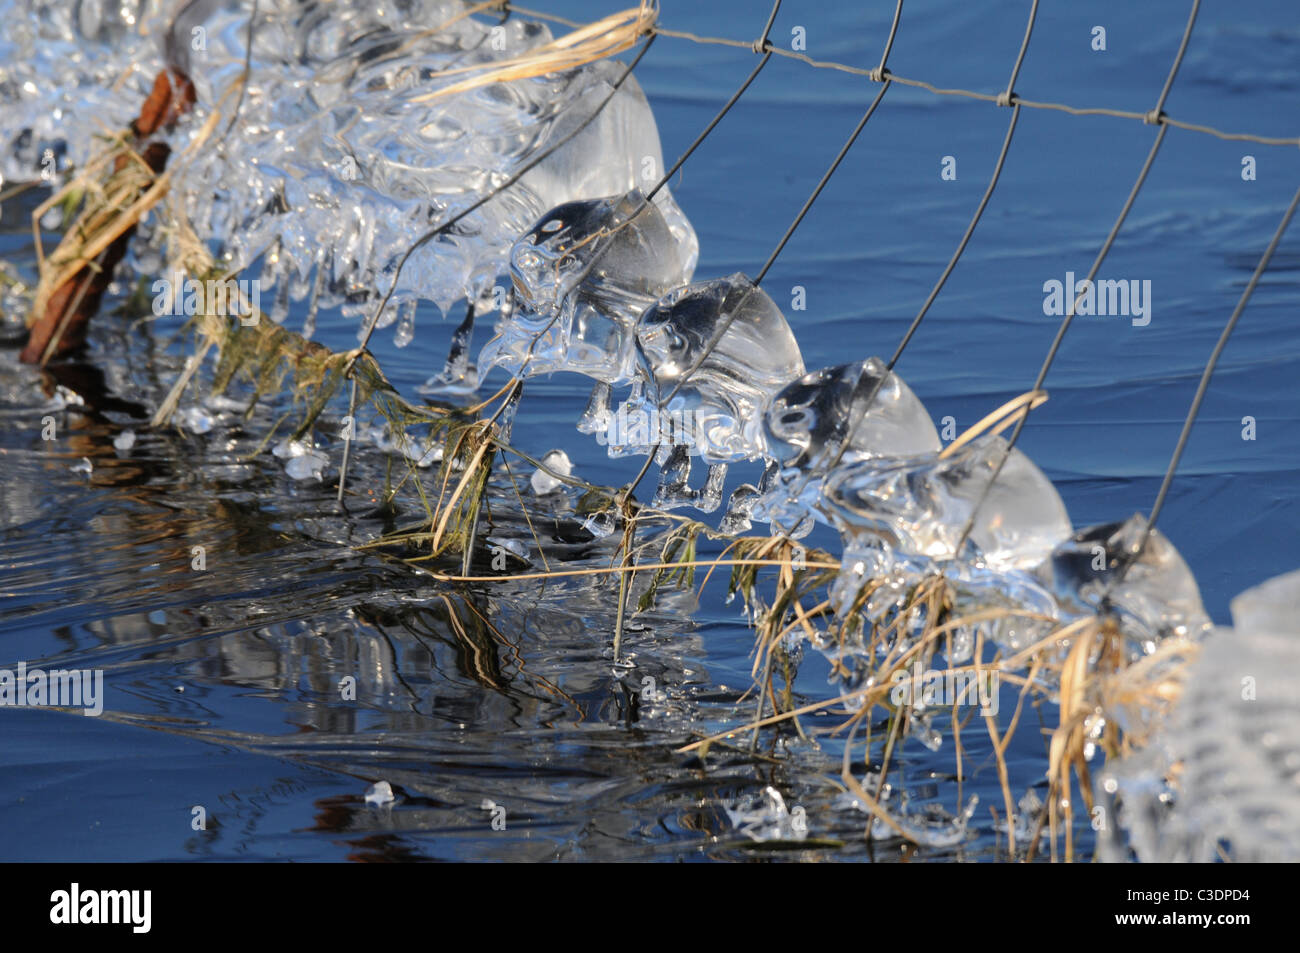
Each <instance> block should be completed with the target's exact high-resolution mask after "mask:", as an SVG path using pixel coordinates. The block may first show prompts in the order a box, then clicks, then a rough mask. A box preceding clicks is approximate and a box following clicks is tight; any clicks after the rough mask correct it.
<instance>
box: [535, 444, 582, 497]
mask: <svg viewBox="0 0 1300 953" xmlns="http://www.w3.org/2000/svg"><path fill="white" fill-rule="evenodd" d="M542 463H543V465H545V466H546V467H547V468H549V469H551V470H554V471H555V472H556V473H558V474H560V475H561V476H566V477H567V476H572V474H573V463H572V462H571V461H570V460H569V455H568V454H567V453H565V452H564V451H563V450H552V451H551V452H550V453H548V454H547V455H546V456H544V457H542ZM528 482H529V483H530V484H532V487H533V492H534V493H536V494H537V495H538V496H545V495H546V494H547V493H554V492H555V491H556V490H558V489H559V488H560V487H562V486H564V482H563V481H562V480H559V479H557V478H556V477H554V476H552V475H551V474H550V473H547V472H546V470H543V469H541V468H540V467H539V468H538V469H537V470H535V471H534V472H533V475H532V476H531V477H530V478H529V481H528Z"/></svg>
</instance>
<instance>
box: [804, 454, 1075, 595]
mask: <svg viewBox="0 0 1300 953" xmlns="http://www.w3.org/2000/svg"><path fill="white" fill-rule="evenodd" d="M1006 446H1007V445H1006V441H1004V440H1003V439H1002V438H1001V437H998V436H985V437H981V438H978V439H976V440H973V441H971V443H969V444H967V445H966V446H964V447H962V448H961V449H959V450H958V451H957V452H956V453H954V454H952V455H951V456H949V457H946V458H939V457H938V456H936V455H929V456H925V457H909V458H904V459H901V460H895V459H887V460H878V459H866V460H861V461H859V462H858V463H854V464H850V465H848V466H843V465H841V466H839V467H837V468H836V469H835V470H834V472H832V473H831V474H830V475H829V476H828V477H827V479H826V485H825V491H824V493H823V495H822V502H821V503H820V504H819V506H821V508H822V509H823V511H824V514H825V516H826V518H827V520H828V521H829V522H830V523H831V524H832V525H833V526H835V527H836V528H837V529H839V530H840V532H841V534H842V535H843V536H844V537H845V548H846V550H848V549H850V548H851V547H865V548H871V546H872V545H873V544H877V545H884V546H885V547H886V548H888V549H889V550H891V551H895V552H899V553H902V554H904V555H907V556H918V557H924V558H926V559H931V560H936V561H939V560H949V559H953V558H956V557H958V556H961V557H962V558H974V559H975V560H978V562H979V564H980V565H982V566H983V567H986V568H989V569H993V570H996V571H1007V570H1012V569H1031V568H1033V567H1035V566H1037V565H1038V564H1039V563H1041V562H1042V561H1043V560H1044V559H1045V558H1046V557H1047V556H1048V554H1049V553H1051V551H1052V548H1053V547H1054V546H1056V544H1057V543H1059V542H1060V541H1061V540H1063V539H1065V538H1066V537H1068V536H1069V535H1070V532H1071V527H1070V520H1069V517H1068V516H1067V514H1066V512H1065V504H1064V503H1062V502H1061V497H1060V495H1059V494H1058V493H1057V492H1056V488H1055V487H1054V486H1052V482H1051V481H1050V480H1048V479H1047V477H1046V476H1044V475H1043V472H1042V471H1041V470H1039V469H1038V467H1037V466H1035V465H1034V463H1033V461H1031V460H1030V459H1029V458H1028V457H1027V456H1025V455H1024V454H1023V453H1021V452H1020V451H1019V450H1017V449H1014V448H1013V449H1012V450H1011V453H1010V455H1009V456H1008V458H1007V462H1006V465H1005V466H1004V467H1003V468H1002V472H1001V474H1000V475H999V476H998V479H997V481H996V482H995V483H994V484H993V486H992V488H991V489H989V492H988V496H987V498H985V499H984V502H983V504H982V505H980V507H979V510H978V514H977V516H976V519H975V522H974V525H973V527H972V529H971V533H970V538H969V539H968V541H967V543H968V545H969V546H970V547H971V550H970V551H969V552H963V553H960V554H959V553H958V552H957V544H958V541H959V540H960V538H961V533H962V530H963V529H964V528H965V525H966V522H967V520H968V519H969V517H970V515H971V513H972V512H973V511H974V510H975V506H976V504H977V503H978V502H979V500H980V497H981V495H982V494H983V493H984V490H985V488H986V487H988V486H989V481H990V480H991V478H992V476H993V471H994V468H995V467H996V465H997V462H998V459H999V458H1000V457H1001V455H1002V454H1003V453H1004V452H1005V451H1006Z"/></svg>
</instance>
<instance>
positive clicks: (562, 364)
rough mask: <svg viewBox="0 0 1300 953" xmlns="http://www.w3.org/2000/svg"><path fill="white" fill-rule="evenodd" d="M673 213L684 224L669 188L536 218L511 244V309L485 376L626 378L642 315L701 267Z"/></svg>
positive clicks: (487, 352) (486, 351)
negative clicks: (497, 370)
mask: <svg viewBox="0 0 1300 953" xmlns="http://www.w3.org/2000/svg"><path fill="white" fill-rule="evenodd" d="M661 197H662V198H661ZM673 218H675V219H677V220H678V221H679V223H683V222H684V221H685V218H684V216H682V213H681V211H680V210H679V209H678V208H677V205H676V203H675V202H673V200H672V197H671V196H669V195H667V193H666V191H662V190H661V191H660V193H659V195H658V196H656V201H655V202H647V201H646V200H645V196H644V195H642V193H641V192H640V190H638V189H633V190H632V191H630V192H628V193H626V194H624V195H618V196H613V197H609V198H602V199H590V200H586V201H579V202H569V203H566V204H564V205H561V206H559V207H557V208H554V209H551V211H549V212H547V213H546V214H545V215H543V216H542V217H541V218H539V219H538V220H537V222H536V223H534V225H533V227H532V228H531V229H530V230H529V231H528V232H527V233H525V234H524V235H523V237H522V238H520V239H519V240H518V241H517V242H515V244H514V247H513V248H512V249H511V252H510V274H511V280H512V282H513V285H514V299H515V301H514V308H513V313H512V314H510V315H508V316H506V317H505V318H503V320H502V321H501V322H500V323H499V324H498V326H497V331H496V334H495V335H494V336H493V337H492V339H491V340H490V341H488V343H487V344H486V345H484V347H483V350H482V351H481V352H480V353H479V358H478V366H479V369H480V373H482V374H487V372H488V371H489V370H491V369H492V368H493V367H503V368H505V369H506V370H507V371H509V372H510V373H511V374H514V375H517V376H531V375H534V374H548V373H551V372H553V371H572V372H575V373H579V374H585V375H586V376H588V377H591V378H594V379H595V380H597V381H602V382H605V383H617V382H620V381H625V380H628V379H629V378H630V377H631V375H632V371H633V366H634V365H633V346H632V326H633V324H635V322H636V319H637V317H638V316H639V315H640V314H641V312H643V311H644V310H645V309H646V308H647V307H649V306H650V305H651V304H653V303H654V301H655V299H657V298H659V297H660V296H661V295H663V294H665V293H667V292H668V291H669V290H671V289H672V288H676V287H678V286H679V285H682V284H684V283H685V282H687V281H689V280H690V276H691V272H692V271H693V270H694V267H695V255H696V250H695V246H694V244H693V243H692V244H690V245H687V246H680V245H678V243H677V241H676V239H675V237H674V234H673V229H672V227H671V225H670V221H669V220H670V219H673Z"/></svg>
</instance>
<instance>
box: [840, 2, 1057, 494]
mask: <svg viewBox="0 0 1300 953" xmlns="http://www.w3.org/2000/svg"><path fill="white" fill-rule="evenodd" d="M1037 18H1038V0H1033V3H1031V4H1030V7H1029V20H1028V22H1027V23H1026V24H1025V36H1024V39H1023V40H1021V41H1020V52H1019V53H1018V54H1017V55H1016V61H1015V63H1014V64H1013V65H1012V67H1011V75H1010V77H1008V79H1007V88H1006V92H1005V98H1006V101H1007V102H1010V101H1011V97H1012V96H1013V95H1014V88H1015V83H1016V77H1017V76H1019V75H1020V67H1021V64H1023V63H1024V61H1025V53H1026V52H1027V51H1028V50H1029V40H1030V37H1032V36H1033V32H1034V23H1035V21H1036V20H1037ZM1019 118H1020V106H1019V104H1016V105H1013V106H1012V107H1011V121H1010V122H1009V123H1008V124H1007V134H1006V137H1005V138H1004V139H1003V140H1002V150H1001V152H999V153H998V161H997V163H996V164H995V165H994V167H993V175H992V176H991V177H990V178H989V184H988V187H987V188H986V189H985V190H984V196H983V198H981V199H980V203H979V206H978V207H977V208H976V209H975V214H974V215H973V216H971V220H970V224H969V225H967V226H966V232H965V234H963V235H962V238H961V241H960V242H958V243H957V250H956V251H955V252H953V255H952V257H951V258H950V259H948V266H947V267H946V268H944V270H943V274H941V275H940V276H939V280H938V281H937V282H935V285H934V287H933V288H932V289H931V290H930V294H929V296H928V297H927V298H926V299H925V303H924V304H922V305H921V310H920V311H918V312H917V314H916V317H915V318H913V319H912V323H911V325H910V326H909V327H908V329H907V331H906V332H905V333H904V334H903V337H902V340H900V341H899V342H898V348H897V349H896V350H895V351H894V356H893V357H892V358H890V359H889V364H888V365H886V368H885V369H886V370H887V371H893V369H894V365H895V364H897V363H898V359H899V358H901V357H902V356H903V351H904V350H906V348H907V345H908V344H909V343H910V342H911V340H912V336H913V335H914V334H915V333H916V330H917V328H919V327H920V326H921V322H922V321H923V320H924V319H925V316H926V314H928V313H929V311H930V306H931V305H932V304H934V302H935V299H936V298H938V297H939V292H940V291H942V290H943V286H944V285H945V284H946V283H947V281H948V276H949V275H951V274H952V272H953V269H954V268H956V267H957V262H958V260H959V259H960V258H961V256H962V253H963V252H964V251H965V250H966V245H967V243H969V242H970V239H971V236H972V235H973V234H975V227H976V226H977V225H979V221H980V218H981V217H982V216H983V215H984V209H985V208H986V207H987V206H988V204H989V199H990V198H992V197H993V190H994V189H995V188H996V187H997V184H998V180H999V179H1000V178H1001V176H1002V167H1003V166H1004V165H1005V164H1006V161H1007V153H1008V152H1009V151H1010V150H1011V138H1012V136H1013V135H1015V131H1016V123H1017V122H1018V121H1019ZM862 371H863V373H865V371H866V367H865V365H864V366H863V369H862ZM888 380H889V374H888V373H886V374H882V375H880V376H879V377H877V378H876V380H875V382H874V383H873V384H872V386H871V393H869V394H868V395H867V399H866V400H864V401H862V402H861V404H859V403H858V401H857V400H852V401H850V403H849V419H848V423H847V426H846V427H845V429H844V439H843V440H842V441H841V443H840V445H839V448H838V449H837V450H836V451H835V456H834V457H832V458H831V461H830V463H829V464H828V466H827V468H826V470H827V472H829V471H830V470H831V469H833V468H834V467H835V466H837V465H838V464H839V462H840V461H841V460H843V459H844V454H845V453H846V452H847V451H848V448H849V444H850V442H851V439H852V436H853V433H854V431H856V430H857V428H858V425H859V424H860V423H861V422H862V418H864V417H865V416H866V415H867V414H868V413H870V411H871V407H872V405H873V404H874V403H875V401H876V396H877V395H878V394H879V393H880V390H881V388H882V387H884V386H885V383H886V382H887V381H888ZM861 386H862V373H860V374H859V375H858V380H857V382H856V383H855V384H854V391H855V392H856V390H857V389H858V388H859V387H861Z"/></svg>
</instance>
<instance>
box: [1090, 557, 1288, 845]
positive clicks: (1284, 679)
mask: <svg viewBox="0 0 1300 953" xmlns="http://www.w3.org/2000/svg"><path fill="white" fill-rule="evenodd" d="M1232 617H1233V622H1234V625H1235V628H1234V629H1217V630H1215V631H1214V633H1213V634H1212V635H1210V636H1209V637H1208V638H1206V639H1205V640H1204V641H1202V642H1201V645H1200V655H1199V658H1197V659H1196V660H1195V661H1194V662H1193V663H1192V665H1191V667H1190V669H1189V670H1188V673H1187V677H1186V682H1185V684H1184V686H1183V691H1182V695H1181V697H1180V698H1179V700H1178V702H1177V703H1176V704H1175V706H1174V708H1173V711H1172V712H1171V714H1170V716H1169V718H1168V719H1167V721H1166V722H1165V724H1164V726H1163V727H1162V728H1161V729H1160V731H1159V733H1158V735H1157V736H1156V738H1154V739H1153V740H1152V741H1151V742H1150V743H1148V744H1147V745H1146V746H1145V747H1144V748H1143V749H1141V750H1140V751H1138V752H1136V753H1135V754H1134V755H1131V756H1130V757H1128V758H1126V759H1124V760H1123V761H1120V762H1118V763H1117V764H1114V765H1111V766H1108V768H1107V770H1106V772H1105V773H1104V774H1103V775H1101V776H1100V777H1099V780H1098V788H1099V791H1098V794H1099V796H1101V797H1103V798H1104V797H1105V796H1106V795H1111V796H1114V795H1118V797H1119V800H1120V810H1119V820H1120V823H1121V824H1122V825H1123V827H1125V828H1126V829H1127V830H1128V834H1129V838H1128V845H1129V846H1131V847H1132V848H1133V850H1134V851H1135V852H1136V854H1137V856H1138V859H1139V860H1141V861H1144V862H1214V861H1216V860H1218V859H1219V858H1220V852H1221V851H1222V852H1223V853H1224V854H1226V855H1227V857H1228V858H1229V859H1230V860H1232V861H1236V862H1270V861H1271V862H1289V863H1295V862H1297V861H1300V788H1298V787H1297V778H1298V777H1300V694H1297V693H1296V691H1295V687H1294V686H1295V681H1296V679H1297V678H1300V621H1298V620H1300V572H1292V573H1290V574H1288V575H1285V576H1279V577H1277V578H1274V579H1271V580H1269V581H1268V582H1265V583H1263V584H1262V585H1260V586H1257V587H1255V588H1254V589H1250V590H1247V591H1246V592H1244V593H1242V594H1241V595H1239V596H1238V597H1237V598H1236V599H1234V600H1233V601H1232ZM1175 766H1176V770H1175ZM1103 803H1104V801H1103ZM1125 853H1126V852H1124V851H1122V850H1118V851H1117V850H1113V849H1112V850H1111V851H1109V856H1108V859H1125Z"/></svg>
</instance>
